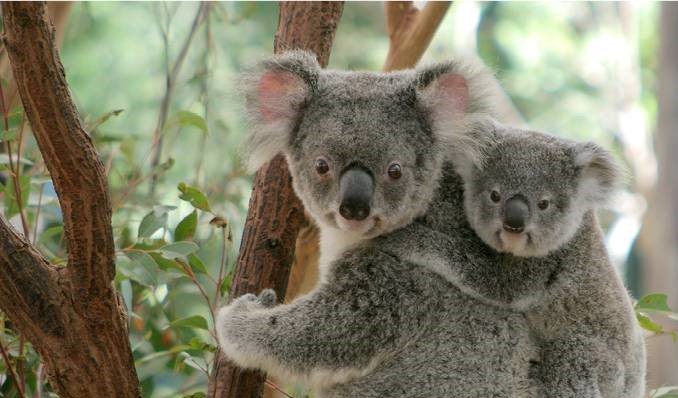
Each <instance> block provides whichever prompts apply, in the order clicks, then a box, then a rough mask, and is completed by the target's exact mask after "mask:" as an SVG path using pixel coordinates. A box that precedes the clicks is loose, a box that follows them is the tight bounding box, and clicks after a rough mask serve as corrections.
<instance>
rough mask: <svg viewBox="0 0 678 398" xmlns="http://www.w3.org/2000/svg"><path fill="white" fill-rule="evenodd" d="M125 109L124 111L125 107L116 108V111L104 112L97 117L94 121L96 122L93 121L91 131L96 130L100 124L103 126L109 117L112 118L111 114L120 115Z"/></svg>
mask: <svg viewBox="0 0 678 398" xmlns="http://www.w3.org/2000/svg"><path fill="white" fill-rule="evenodd" d="M123 111H124V109H116V110H114V111H110V112H106V113H104V114H103V115H101V116H99V117H98V118H96V120H95V121H94V123H92V125H91V126H90V127H89V131H95V130H96V129H97V128H99V126H101V125H102V124H104V123H106V121H107V120H108V119H110V118H111V116H118V115H119V114H121V113H122V112H123Z"/></svg>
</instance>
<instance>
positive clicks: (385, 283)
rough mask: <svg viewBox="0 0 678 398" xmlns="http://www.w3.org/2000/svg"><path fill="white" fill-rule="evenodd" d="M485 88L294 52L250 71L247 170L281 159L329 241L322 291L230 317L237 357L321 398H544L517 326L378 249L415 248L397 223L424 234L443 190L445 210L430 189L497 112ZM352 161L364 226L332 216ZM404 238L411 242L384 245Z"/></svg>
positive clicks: (461, 72) (451, 74) (430, 71)
mask: <svg viewBox="0 0 678 398" xmlns="http://www.w3.org/2000/svg"><path fill="white" fill-rule="evenodd" d="M459 76H462V77H463V83H460V80H459V79H458V77H459ZM487 78H488V75H487V74H486V72H483V71H482V70H477V69H474V68H470V67H468V66H464V65H463V64H460V63H446V64H443V65H438V66H435V67H432V68H427V69H422V70H419V71H406V72H398V73H389V74H381V73H368V72H351V73H347V72H336V71H323V70H321V69H320V68H319V67H318V65H317V63H316V62H315V59H314V57H313V56H312V55H310V54H306V53H300V52H294V53H288V54H286V55H283V56H280V57H275V58H273V59H271V60H268V61H265V62H264V63H263V64H262V65H261V66H260V68H259V69H258V71H256V72H255V73H253V74H252V75H250V77H249V78H248V79H247V82H246V83H245V85H244V94H245V97H246V100H247V103H248V112H249V116H250V119H251V120H250V121H251V124H252V126H253V129H254V130H253V133H252V135H251V136H250V141H249V145H248V148H249V152H250V161H251V166H252V167H253V168H256V167H257V166H258V165H260V164H261V163H263V162H265V161H267V160H269V159H270V158H271V157H272V156H274V155H275V154H276V153H279V152H282V153H284V154H285V155H286V157H287V159H288V163H289V166H290V170H291V173H292V176H293V181H294V188H295V190H296V192H297V193H298V194H299V196H300V198H301V199H302V201H303V202H304V205H305V207H306V209H308V211H309V212H310V213H311V214H312V215H313V216H314V218H315V219H316V221H317V222H318V224H319V226H320V229H321V260H320V262H321V264H320V266H321V281H320V283H319V286H318V287H317V288H316V289H315V290H314V291H313V292H311V293H309V294H308V295H306V296H303V297H301V298H298V299H297V300H295V301H294V302H292V303H290V304H287V305H279V306H272V307H269V306H267V305H265V303H269V304H270V303H271V301H272V300H271V292H270V291H265V292H264V293H262V296H261V297H259V298H257V297H256V296H253V295H246V296H243V297H241V298H238V299H236V300H235V301H234V302H232V303H231V304H230V305H228V306H226V307H224V308H222V309H221V311H220V313H219V317H218V321H217V330H218V332H219V340H220V345H221V347H222V350H223V352H224V353H225V354H226V355H227V356H228V357H229V358H231V359H232V360H233V361H235V362H236V363H237V364H238V365H240V366H243V367H250V368H261V369H264V370H266V371H267V372H270V373H272V374H275V375H278V376H281V377H283V378H285V379H287V378H294V379H298V380H301V381H303V382H305V383H306V384H308V385H309V386H312V387H313V388H314V390H316V392H317V394H318V396H319V397H336V398H341V397H346V398H347V397H351V398H353V397H460V398H463V397H469V398H470V397H535V396H537V395H536V388H537V386H536V385H535V382H534V380H533V379H532V378H531V377H530V371H531V366H532V363H534V362H535V361H536V360H537V359H538V353H537V350H536V345H535V344H534V342H533V341H532V339H531V336H530V332H529V330H528V328H527V322H526V319H525V316H524V315H523V314H521V313H519V312H518V311H513V310H506V309H505V308H500V307H496V306H493V305H488V304H486V303H483V302H482V301H480V300H476V299H474V298H472V297H469V296H467V295H466V294H464V293H463V292H461V291H460V290H459V289H458V288H456V287H455V286H454V285H453V284H451V283H450V282H449V281H447V280H446V279H445V278H443V277H442V276H441V275H439V274H438V273H436V272H435V271H432V270H430V269H427V268H424V267H421V266H419V265H417V264H415V263H412V262H410V261H405V260H404V259H403V258H401V257H400V256H398V255H394V254H393V253H392V252H391V251H386V250H384V249H383V248H382V247H381V246H384V247H385V246H386V245H387V244H388V242H390V243H392V244H394V245H396V246H398V245H412V244H413V243H414V242H415V241H416V240H417V236H416V231H414V233H415V234H411V235H408V234H407V233H406V232H404V231H407V230H408V228H410V227H409V226H407V227H405V228H402V227H403V226H406V225H408V224H409V225H415V224H418V223H413V222H412V221H413V220H414V219H415V218H417V217H420V216H421V215H422V214H423V213H425V212H426V209H427V208H428V205H429V203H430V202H431V200H432V198H433V196H434V193H435V192H438V195H439V198H438V199H435V201H436V202H438V203H440V204H441V205H442V204H443V202H444V201H445V200H446V198H445V194H444V191H445V189H443V188H441V189H439V190H437V191H436V188H437V186H438V184H437V182H438V180H439V179H440V177H441V170H442V169H444V167H443V160H444V156H445V154H446V153H449V152H450V151H449V145H450V143H452V142H455V143H456V142H457V141H458V140H460V139H463V135H459V134H458V132H459V131H462V130H463V129H464V128H465V126H467V125H470V123H471V122H472V120H473V119H474V118H475V117H479V116H480V115H483V114H484V112H485V111H486V110H487V109H488V107H489V106H491V104H490V103H489V102H488V101H484V99H491V98H492V95H486V94H487V93H485V92H483V91H482V90H481V88H482V87H486V86H489V85H486V84H485V83H484V80H485V79H487ZM465 90H466V93H464V91H465ZM459 93H461V94H460V95H458V94H459ZM318 157H323V158H324V159H326V160H327V162H328V163H329V166H330V171H329V172H328V173H327V174H325V175H323V176H319V175H317V173H316V172H315V170H314V162H315V161H316V160H317V158H318ZM393 161H398V162H400V164H401V165H402V177H401V178H400V179H399V180H398V181H390V180H388V179H387V176H386V170H385V169H386V168H387V166H388V165H389V164H390V163H391V162H393ZM356 162H357V163H359V164H360V167H362V168H364V169H368V171H369V172H370V173H371V174H372V175H373V176H374V185H375V187H374V195H373V201H372V212H371V217H370V218H369V219H367V220H365V222H363V224H361V225H359V226H358V227H356V226H355V225H353V226H352V225H346V223H344V222H342V221H340V219H339V218H340V217H339V216H338V215H337V212H338V210H337V206H338V203H337V196H338V190H339V189H338V187H337V186H338V185H339V183H338V180H339V177H340V174H341V172H342V169H345V168H346V167H350V166H351V165H352V164H354V163H356ZM451 168H452V167H451V165H448V166H447V169H448V170H451ZM455 189H458V188H455ZM448 196H449V195H448ZM458 210H459V211H461V212H462V213H463V211H462V210H461V207H459V209H458ZM399 228H400V230H399V231H401V232H403V233H405V236H403V235H402V233H401V234H391V233H389V232H391V231H394V230H397V229H399ZM446 228H447V227H445V230H444V231H443V232H445V233H446V232H447V230H446ZM388 236H393V238H392V239H391V240H390V241H389V240H388ZM380 239H386V241H385V242H381V241H380Z"/></svg>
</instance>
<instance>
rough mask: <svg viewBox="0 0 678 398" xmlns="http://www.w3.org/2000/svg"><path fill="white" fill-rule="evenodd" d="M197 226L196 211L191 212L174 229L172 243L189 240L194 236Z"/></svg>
mask: <svg viewBox="0 0 678 398" xmlns="http://www.w3.org/2000/svg"><path fill="white" fill-rule="evenodd" d="M197 225H198V211H197V210H193V212H191V214H189V215H187V216H186V217H184V219H183V220H181V222H179V224H178V225H177V227H176V228H175V229H174V241H181V240H191V239H193V236H194V235H195V229H196V227H197Z"/></svg>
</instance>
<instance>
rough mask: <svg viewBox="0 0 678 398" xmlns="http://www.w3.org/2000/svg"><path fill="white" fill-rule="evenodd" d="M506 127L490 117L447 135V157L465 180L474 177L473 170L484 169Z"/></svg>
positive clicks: (445, 142) (445, 152)
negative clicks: (459, 132) (459, 131)
mask: <svg viewBox="0 0 678 398" xmlns="http://www.w3.org/2000/svg"><path fill="white" fill-rule="evenodd" d="M503 130H504V127H503V126H502V125H500V124H499V123H498V122H497V121H495V120H494V119H492V118H490V117H485V118H482V119H478V120H476V121H474V122H473V123H472V124H471V125H469V126H468V128H467V129H466V131H465V132H464V133H462V134H451V135H447V136H445V140H444V142H443V145H445V148H444V149H443V151H444V154H445V158H446V159H447V160H449V161H451V162H452V164H454V168H455V170H456V171H457V173H459V175H461V177H462V178H463V179H464V180H468V179H469V178H472V173H473V170H482V168H483V167H484V165H485V163H486V161H487V157H488V153H489V151H490V150H491V149H492V148H493V147H494V146H495V145H497V144H498V143H499V141H500V137H501V135H502V134H503Z"/></svg>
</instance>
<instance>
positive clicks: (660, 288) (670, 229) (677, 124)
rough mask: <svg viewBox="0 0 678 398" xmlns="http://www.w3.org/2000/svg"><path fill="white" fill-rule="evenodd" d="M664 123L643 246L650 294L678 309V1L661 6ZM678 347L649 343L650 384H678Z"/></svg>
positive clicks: (660, 80)
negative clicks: (660, 296) (661, 296)
mask: <svg viewBox="0 0 678 398" xmlns="http://www.w3.org/2000/svg"><path fill="white" fill-rule="evenodd" d="M659 15H660V18H661V20H660V35H659V36H660V37H659V40H660V45H659V54H658V55H659V73H658V80H657V89H658V95H657V99H658V103H659V111H658V120H657V133H656V141H655V151H656V155H657V182H656V184H655V190H654V192H653V194H652V197H651V198H649V201H648V202H649V204H648V212H647V215H646V218H645V222H644V223H643V225H644V227H643V231H642V232H641V236H640V239H641V241H640V243H641V247H642V249H643V255H644V260H645V261H644V263H643V264H644V265H643V266H644V276H645V288H646V289H645V290H646V291H647V292H664V293H667V294H668V295H669V301H670V303H669V304H670V305H671V307H672V308H673V309H676V308H678V293H677V292H678V200H677V198H678V167H676V160H675V154H676V152H678V112H676V109H678V43H676V37H678V3H671V2H665V3H661V11H660V13H659ZM676 350H677V347H676V344H675V343H674V342H673V341H671V339H670V338H668V336H667V337H657V338H653V339H649V341H648V358H650V361H648V382H649V385H650V386H654V387H659V386H661V385H675V384H678V374H677V373H676V370H678V355H676Z"/></svg>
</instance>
